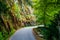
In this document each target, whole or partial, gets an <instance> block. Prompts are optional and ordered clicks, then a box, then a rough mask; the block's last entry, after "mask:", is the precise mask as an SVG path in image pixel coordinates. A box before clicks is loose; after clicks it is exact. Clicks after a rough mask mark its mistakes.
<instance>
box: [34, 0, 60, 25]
mask: <svg viewBox="0 0 60 40" xmlns="http://www.w3.org/2000/svg"><path fill="white" fill-rule="evenodd" d="M33 2H34V3H33V8H34V14H35V15H36V17H37V22H38V23H40V24H42V23H43V24H44V23H45V24H46V25H48V24H50V21H49V20H53V17H54V14H56V13H57V12H58V11H59V10H60V3H59V2H58V0H34V1H33Z"/></svg>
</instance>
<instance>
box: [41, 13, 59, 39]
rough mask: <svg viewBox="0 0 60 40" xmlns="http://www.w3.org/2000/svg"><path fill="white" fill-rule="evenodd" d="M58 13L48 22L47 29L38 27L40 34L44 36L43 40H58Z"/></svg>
mask: <svg viewBox="0 0 60 40" xmlns="http://www.w3.org/2000/svg"><path fill="white" fill-rule="evenodd" d="M59 21H60V13H58V14H55V16H54V19H53V20H50V22H51V24H49V25H48V27H43V28H41V27H40V30H41V34H42V35H44V37H43V38H45V39H46V40H59V23H60V22H59Z"/></svg>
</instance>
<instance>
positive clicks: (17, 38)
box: [10, 25, 44, 40]
mask: <svg viewBox="0 0 60 40" xmlns="http://www.w3.org/2000/svg"><path fill="white" fill-rule="evenodd" d="M39 26H41V27H43V26H44V25H39ZM37 27H38V26H31V27H25V28H21V29H19V30H17V31H16V32H15V33H14V34H13V35H12V36H11V37H10V40H36V39H35V37H34V35H33V33H32V29H33V28H37Z"/></svg>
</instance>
